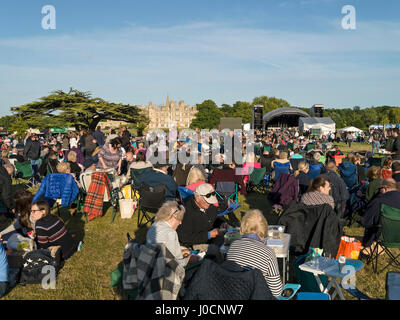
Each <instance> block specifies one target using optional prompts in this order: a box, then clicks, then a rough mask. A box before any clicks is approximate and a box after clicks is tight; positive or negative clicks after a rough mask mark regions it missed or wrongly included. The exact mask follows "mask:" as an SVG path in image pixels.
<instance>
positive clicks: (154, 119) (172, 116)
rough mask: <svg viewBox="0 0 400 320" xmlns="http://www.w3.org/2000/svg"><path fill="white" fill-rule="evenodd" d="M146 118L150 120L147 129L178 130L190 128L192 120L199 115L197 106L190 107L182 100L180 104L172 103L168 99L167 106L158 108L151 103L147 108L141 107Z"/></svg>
mask: <svg viewBox="0 0 400 320" xmlns="http://www.w3.org/2000/svg"><path fill="white" fill-rule="evenodd" d="M141 108H142V110H143V112H144V113H145V114H146V116H147V117H148V118H149V119H150V123H149V126H148V127H147V129H156V128H159V129H164V128H165V129H166V128H168V129H171V128H173V127H176V128H178V129H187V128H189V126H190V124H191V122H192V120H193V119H194V117H195V115H196V113H197V107H196V106H192V107H190V106H188V105H185V103H184V102H183V101H182V100H181V101H179V103H176V102H175V101H172V100H171V101H170V100H169V97H167V101H166V104H165V106H156V105H153V104H152V103H151V102H150V103H149V105H147V106H145V107H141Z"/></svg>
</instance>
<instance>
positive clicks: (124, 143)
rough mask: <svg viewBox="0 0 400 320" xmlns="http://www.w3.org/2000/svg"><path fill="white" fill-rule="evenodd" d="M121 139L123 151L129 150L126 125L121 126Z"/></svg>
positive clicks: (129, 143) (129, 140)
mask: <svg viewBox="0 0 400 320" xmlns="http://www.w3.org/2000/svg"><path fill="white" fill-rule="evenodd" d="M121 130H122V131H121V134H122V136H121V140H122V147H123V148H124V149H125V151H129V149H130V146H131V134H130V132H129V131H128V129H127V128H126V126H123V127H122V128H121Z"/></svg>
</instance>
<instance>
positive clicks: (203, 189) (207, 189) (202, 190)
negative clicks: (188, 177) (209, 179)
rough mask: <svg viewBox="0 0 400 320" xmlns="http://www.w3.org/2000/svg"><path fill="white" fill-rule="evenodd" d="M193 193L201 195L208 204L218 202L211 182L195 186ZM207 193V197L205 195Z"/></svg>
mask: <svg viewBox="0 0 400 320" xmlns="http://www.w3.org/2000/svg"><path fill="white" fill-rule="evenodd" d="M195 194H196V195H198V196H201V197H203V199H204V200H205V201H206V202H207V203H210V204H213V203H216V202H218V199H217V197H216V196H215V191H214V187H213V186H212V185H211V184H208V183H203V184H201V185H199V186H198V187H197V188H196V191H195ZM207 195H208V197H207Z"/></svg>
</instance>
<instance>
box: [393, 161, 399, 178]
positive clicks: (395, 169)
mask: <svg viewBox="0 0 400 320" xmlns="http://www.w3.org/2000/svg"><path fill="white" fill-rule="evenodd" d="M392 178H393V179H394V180H395V181H396V182H400V162H399V161H393V163H392Z"/></svg>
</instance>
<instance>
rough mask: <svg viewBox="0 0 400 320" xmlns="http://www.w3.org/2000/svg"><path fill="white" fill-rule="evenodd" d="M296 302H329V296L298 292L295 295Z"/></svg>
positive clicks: (318, 293) (320, 293) (319, 293)
mask: <svg viewBox="0 0 400 320" xmlns="http://www.w3.org/2000/svg"><path fill="white" fill-rule="evenodd" d="M297 300H320V301H322V300H330V296H329V294H327V293H322V292H299V293H298V294H297Z"/></svg>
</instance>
